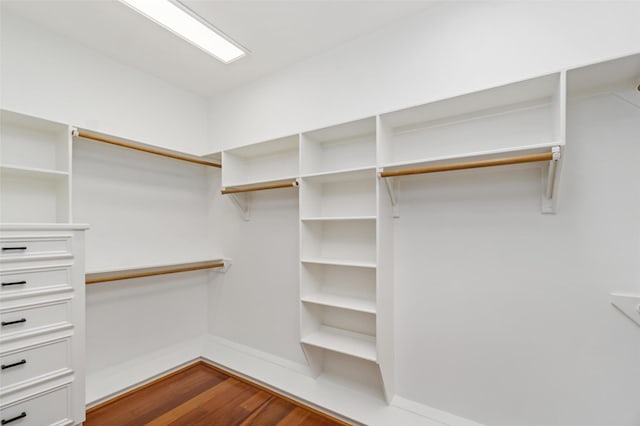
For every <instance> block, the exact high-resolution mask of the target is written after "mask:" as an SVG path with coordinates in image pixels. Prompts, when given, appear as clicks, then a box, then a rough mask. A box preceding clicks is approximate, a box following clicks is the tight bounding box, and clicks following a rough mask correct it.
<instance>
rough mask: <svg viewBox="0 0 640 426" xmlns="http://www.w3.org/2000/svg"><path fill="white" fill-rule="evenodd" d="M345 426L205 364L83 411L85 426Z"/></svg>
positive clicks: (191, 367)
mask: <svg viewBox="0 0 640 426" xmlns="http://www.w3.org/2000/svg"><path fill="white" fill-rule="evenodd" d="M302 424H304V425H310V426H315V425H323V426H324V425H343V424H345V423H341V422H338V421H334V420H332V419H330V418H329V417H328V416H326V415H324V414H321V413H315V412H312V411H310V410H309V409H307V408H303V407H302V406H299V405H296V404H294V403H293V402H290V401H289V400H286V399H283V398H281V397H279V396H276V395H275V394H273V393H270V392H268V391H266V390H263V389H261V388H259V387H256V386H253V385H251V384H248V383H247V382H244V381H241V380H239V379H237V378H233V377H230V376H228V375H226V374H224V373H223V372H221V371H219V370H217V369H215V368H213V367H211V366H209V365H207V364H205V363H197V364H195V365H193V366H189V367H187V368H185V369H183V370H181V371H179V372H178V373H177V374H173V375H171V376H169V377H167V378H164V379H161V380H158V381H156V382H154V383H152V384H150V385H148V386H145V387H144V388H141V389H139V390H135V391H133V392H131V393H128V394H126V395H124V396H123V397H121V398H119V399H115V400H113V402H110V403H107V404H103V405H101V406H98V407H96V408H93V409H90V410H88V411H87V420H86V423H85V425H87V426H98V425H100V426H108V425H113V426H126V425H131V426H134V425H135V426H138V425H181V426H183V425H189V426H191V425H265V426H266V425H281V426H292V425H302Z"/></svg>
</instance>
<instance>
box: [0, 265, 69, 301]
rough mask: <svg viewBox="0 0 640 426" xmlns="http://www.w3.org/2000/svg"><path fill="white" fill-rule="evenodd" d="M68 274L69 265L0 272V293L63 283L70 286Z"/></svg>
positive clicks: (24, 290)
mask: <svg viewBox="0 0 640 426" xmlns="http://www.w3.org/2000/svg"><path fill="white" fill-rule="evenodd" d="M70 275H71V270H70V268H69V267H60V268H47V269H40V270H37V269H34V270H21V271H4V272H0V281H1V284H2V286H1V287H0V293H1V294H2V295H8V294H18V293H19V292H30V291H31V290H38V289H45V288H46V287H56V286H63V285H66V286H69V288H71V284H70V282H71V277H70Z"/></svg>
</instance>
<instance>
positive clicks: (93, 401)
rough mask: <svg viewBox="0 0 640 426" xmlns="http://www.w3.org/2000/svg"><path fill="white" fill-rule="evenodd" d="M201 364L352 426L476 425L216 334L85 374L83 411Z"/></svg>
mask: <svg viewBox="0 0 640 426" xmlns="http://www.w3.org/2000/svg"><path fill="white" fill-rule="evenodd" d="M197 360H203V361H205V362H208V363H211V364H213V365H216V366H219V367H220V368H222V369H224V370H227V371H229V372H231V373H233V374H236V375H238V376H240V377H244V378H246V379H249V380H251V381H252V382H254V383H257V384H260V385H262V386H264V387H266V388H269V389H272V390H274V391H276V392H278V393H280V394H283V395H285V396H287V397H289V398H291V399H294V400H297V401H300V402H302V403H304V404H306V405H309V406H311V407H313V408H316V409H318V410H320V411H323V412H326V413H328V414H331V415H333V416H336V417H337V418H341V419H343V420H347V421H349V422H352V423H362V424H367V425H403V426H414V425H415V426H418V425H420V426H481V425H480V424H479V423H475V422H472V421H470V420H467V419H464V418H461V417H458V416H455V415H452V414H450V413H447V412H444V411H441V410H437V409H435V408H432V407H429V406H426V405H423V404H419V403H417V402H414V401H410V400H408V399H404V398H401V397H395V398H394V399H393V401H392V404H391V405H388V404H387V403H386V402H385V401H384V400H383V399H381V398H376V397H374V396H372V395H369V394H365V393H362V392H358V391H355V390H353V389H349V388H347V387H344V386H341V385H339V384H337V383H335V382H332V381H331V380H317V379H314V378H313V377H312V375H311V371H310V369H309V368H308V367H307V366H306V365H303V364H299V363H296V362H293V361H290V360H287V359H284V358H280V357H277V356H274V355H272V354H269V353H265V352H261V351H258V350H256V349H253V348H251V347H248V346H245V345H241V344H238V343H235V342H231V341H229V340H226V339H222V338H220V337H215V336H210V335H207V336H202V337H199V338H196V339H192V340H189V341H187V342H182V343H180V344H178V345H173V346H171V347H167V348H164V349H162V350H159V351H156V352H153V353H150V354H146V355H145V356H142V357H139V358H135V359H132V360H129V361H127V362H124V363H122V364H119V365H116V366H113V367H109V368H107V369H104V370H102V371H99V372H96V373H93V374H90V375H88V376H87V396H86V401H87V407H91V406H94V405H97V404H100V403H102V402H104V401H106V400H109V399H111V398H113V397H115V396H117V395H119V394H122V393H124V392H127V391H129V390H131V389H134V388H136V387H138V386H141V385H143V384H145V383H147V382H150V381H152V380H154V379H156V378H158V377H161V376H163V375H165V374H167V373H170V372H171V371H174V370H177V369H179V368H181V367H183V366H185V365H187V364H189V363H192V362H194V361H197Z"/></svg>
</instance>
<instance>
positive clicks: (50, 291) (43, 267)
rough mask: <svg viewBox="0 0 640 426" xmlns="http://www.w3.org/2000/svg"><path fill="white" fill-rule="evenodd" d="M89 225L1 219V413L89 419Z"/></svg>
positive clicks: (36, 419) (8, 420)
mask: <svg viewBox="0 0 640 426" xmlns="http://www.w3.org/2000/svg"><path fill="white" fill-rule="evenodd" d="M85 229H87V226H86V225H73V224H71V225H70V224H51V225H38V224H34V225H19V224H15V225H14V224H12V225H0V247H1V254H0V278H1V282H2V286H1V287H0V320H1V321H2V325H1V327H0V364H1V368H2V369H1V370H0V419H1V420H2V424H3V425H15V426H43V425H73V424H79V423H82V422H83V421H84V419H85V400H84V388H85V386H84V344H85V342H84V323H85V318H84V317H85V289H84V285H85V284H84V230H85Z"/></svg>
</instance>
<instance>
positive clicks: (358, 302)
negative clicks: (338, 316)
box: [300, 293, 376, 314]
mask: <svg viewBox="0 0 640 426" xmlns="http://www.w3.org/2000/svg"><path fill="white" fill-rule="evenodd" d="M300 299H301V300H302V301H303V302H305V303H313V304H316V305H323V306H331V307H334V308H340V309H350V310H352V311H358V312H366V313H369V314H375V313H376V302H375V300H366V299H361V298H357V297H349V296H341V295H336V294H329V293H312V294H309V295H306V296H303V297H301V298H300Z"/></svg>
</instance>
